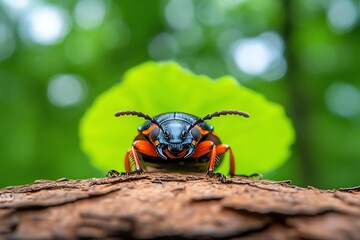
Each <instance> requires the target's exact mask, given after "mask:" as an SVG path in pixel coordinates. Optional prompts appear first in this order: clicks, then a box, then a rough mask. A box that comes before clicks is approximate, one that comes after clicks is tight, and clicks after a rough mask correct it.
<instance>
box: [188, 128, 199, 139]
mask: <svg viewBox="0 0 360 240" xmlns="http://www.w3.org/2000/svg"><path fill="white" fill-rule="evenodd" d="M190 132H191V135H192V136H193V138H194V140H195V141H196V142H198V141H199V140H200V138H201V132H200V131H199V129H197V128H193V129H191V131H190Z"/></svg>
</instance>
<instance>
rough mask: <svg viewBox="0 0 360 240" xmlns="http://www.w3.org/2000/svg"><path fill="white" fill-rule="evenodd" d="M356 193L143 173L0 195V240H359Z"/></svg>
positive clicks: (38, 185) (42, 184)
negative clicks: (109, 239)
mask: <svg viewBox="0 0 360 240" xmlns="http://www.w3.org/2000/svg"><path fill="white" fill-rule="evenodd" d="M359 218H360V187H358V188H353V189H342V190H327V191H323V190H319V189H315V188H311V187H309V188H300V187H296V186H291V185H289V182H288V181H283V182H271V181H265V180H262V181H255V180H250V179H245V178H240V177H236V178H230V179H227V181H226V182H224V183H222V182H220V181H219V180H218V179H210V178H207V177H204V176H202V175H183V174H161V173H151V174H150V173H147V174H143V175H136V176H129V177H126V176H122V177H116V178H99V179H96V178H94V179H86V180H68V179H59V180H57V181H48V180H39V181H36V182H35V183H34V184H31V185H25V186H18V187H7V188H4V189H0V239H55V238H56V239H74V238H133V239H134V238H135V239H137V238H146V239H149V238H162V239H164V238H171V239H173V238H176V239H193V238H201V239H217V238H237V237H245V238H247V239H360V231H359V229H360V221H359Z"/></svg>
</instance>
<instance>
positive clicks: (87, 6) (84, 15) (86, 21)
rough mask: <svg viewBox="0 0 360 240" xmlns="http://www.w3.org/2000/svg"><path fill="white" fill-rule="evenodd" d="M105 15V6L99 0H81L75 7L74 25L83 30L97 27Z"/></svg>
mask: <svg viewBox="0 0 360 240" xmlns="http://www.w3.org/2000/svg"><path fill="white" fill-rule="evenodd" d="M105 14H106V6H105V4H104V1H101V0H81V1H78V3H77V4H76V6H75V12H74V15H75V20H76V23H77V24H78V25H79V26H80V27H81V28H83V29H91V28H95V27H98V26H99V25H100V24H101V23H102V21H103V19H104V17H105Z"/></svg>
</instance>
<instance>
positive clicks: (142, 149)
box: [125, 140, 158, 172]
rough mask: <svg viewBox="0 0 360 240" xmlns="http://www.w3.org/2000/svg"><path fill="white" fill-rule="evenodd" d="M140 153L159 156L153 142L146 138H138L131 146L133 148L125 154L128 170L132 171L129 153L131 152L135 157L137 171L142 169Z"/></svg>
mask: <svg viewBox="0 0 360 240" xmlns="http://www.w3.org/2000/svg"><path fill="white" fill-rule="evenodd" d="M138 152H139V153H143V154H146V155H148V156H151V157H157V156H158V154H157V152H156V150H155V147H154V145H153V144H152V143H151V142H148V141H145V140H136V141H134V142H133V145H132V147H131V150H129V151H128V152H127V153H126V155H125V168H126V171H127V172H129V171H130V169H131V168H130V162H129V155H130V154H131V155H132V156H133V158H134V163H135V171H142V168H141V165H140V158H139V155H138Z"/></svg>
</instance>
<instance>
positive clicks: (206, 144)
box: [191, 141, 216, 172]
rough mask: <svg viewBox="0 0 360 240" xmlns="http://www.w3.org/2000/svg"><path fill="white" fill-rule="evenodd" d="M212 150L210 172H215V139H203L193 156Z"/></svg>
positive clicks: (199, 155)
mask: <svg viewBox="0 0 360 240" xmlns="http://www.w3.org/2000/svg"><path fill="white" fill-rule="evenodd" d="M210 152H211V154H210V161H209V167H208V172H213V171H214V168H215V163H216V145H215V143H214V142H213V141H203V142H201V143H199V144H198V145H197V146H196V148H195V151H194V154H193V155H192V156H191V157H194V158H197V157H201V156H203V155H205V154H207V153H210Z"/></svg>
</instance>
